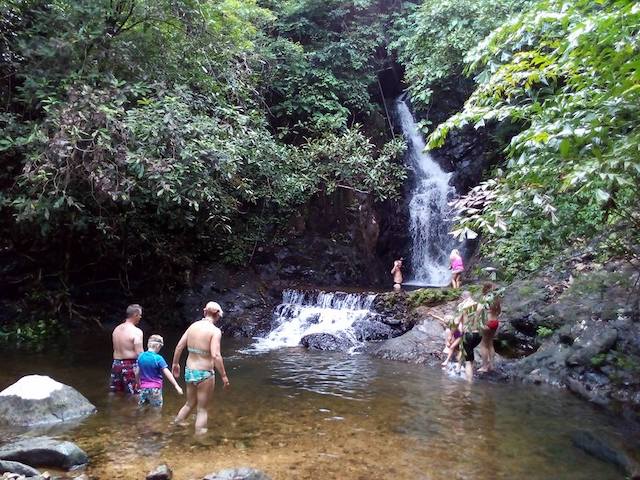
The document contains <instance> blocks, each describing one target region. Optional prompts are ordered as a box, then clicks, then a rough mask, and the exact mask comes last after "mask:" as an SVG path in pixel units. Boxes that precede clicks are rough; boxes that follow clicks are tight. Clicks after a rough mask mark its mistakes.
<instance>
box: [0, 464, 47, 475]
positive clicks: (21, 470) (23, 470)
mask: <svg viewBox="0 0 640 480" xmlns="http://www.w3.org/2000/svg"><path fill="white" fill-rule="evenodd" d="M0 473H15V474H17V475H24V476H25V477H37V476H38V475H40V472H39V471H38V470H36V469H35V468H33V467H30V466H29V465H25V464H24V463H20V462H12V461H9V460H0Z"/></svg>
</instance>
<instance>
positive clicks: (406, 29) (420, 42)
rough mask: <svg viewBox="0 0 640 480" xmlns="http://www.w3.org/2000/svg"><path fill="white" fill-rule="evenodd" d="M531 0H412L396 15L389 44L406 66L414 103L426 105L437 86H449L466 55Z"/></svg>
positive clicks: (406, 75)
mask: <svg viewBox="0 0 640 480" xmlns="http://www.w3.org/2000/svg"><path fill="white" fill-rule="evenodd" d="M526 4H527V0H497V1H495V0H494V1H488V0H438V1H424V2H422V3H418V4H409V5H408V6H407V10H406V11H403V12H401V13H400V14H398V16H397V19H396V22H395V25H394V30H393V33H394V35H393V41H392V42H391V44H390V47H391V48H394V49H396V50H397V54H398V60H399V61H400V62H401V63H402V64H403V65H404V66H405V77H406V82H407V85H408V89H409V92H410V93H411V99H412V100H413V102H414V104H415V105H416V107H427V108H428V105H429V103H430V102H431V100H432V94H433V90H434V88H435V87H438V89H439V90H440V91H442V90H445V91H446V90H447V89H448V86H449V84H451V83H454V82H456V79H457V77H460V76H461V75H462V72H463V69H464V57H465V55H466V54H467V52H468V51H469V50H471V49H472V48H473V47H475V46H476V45H477V44H478V42H480V41H481V40H482V39H483V38H484V37H486V36H487V35H488V34H489V33H490V32H491V31H492V30H493V29H494V28H496V27H498V26H500V25H501V24H502V23H503V22H504V21H505V20H506V19H507V18H509V16H510V15H511V14H513V13H514V12H516V11H519V10H520V9H522V7H523V6H524V5H526Z"/></svg>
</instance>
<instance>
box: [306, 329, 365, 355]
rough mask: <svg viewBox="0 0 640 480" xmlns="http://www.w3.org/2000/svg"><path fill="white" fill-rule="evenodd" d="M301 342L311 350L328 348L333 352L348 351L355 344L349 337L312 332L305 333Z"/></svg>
mask: <svg viewBox="0 0 640 480" xmlns="http://www.w3.org/2000/svg"><path fill="white" fill-rule="evenodd" d="M300 343H301V344H302V345H303V346H305V347H306V348H309V349H311V350H326V351H333V352H336V351H337V352H346V351H347V350H349V349H350V348H351V347H353V346H354V344H353V342H351V341H350V340H349V339H348V338H345V337H340V336H337V335H332V334H330V333H311V334H309V335H305V336H304V337H302V339H301V340H300Z"/></svg>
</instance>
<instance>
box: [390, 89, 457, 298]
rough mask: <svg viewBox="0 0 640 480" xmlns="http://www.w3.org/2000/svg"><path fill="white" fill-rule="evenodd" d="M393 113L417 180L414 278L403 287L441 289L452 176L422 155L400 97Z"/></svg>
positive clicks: (412, 205) (412, 210)
mask: <svg viewBox="0 0 640 480" xmlns="http://www.w3.org/2000/svg"><path fill="white" fill-rule="evenodd" d="M395 111H396V116H397V118H398V120H399V122H400V125H401V127H402V133H403V134H404V136H405V138H406V140H407V154H406V159H407V162H410V163H411V165H412V166H413V167H414V170H415V177H416V181H415V186H414V188H413V191H412V192H411V201H410V202H409V217H410V222H411V223H410V232H411V243H412V245H411V268H412V271H413V278H412V279H410V280H409V281H406V282H405V284H409V285H420V286H444V285H447V284H448V283H449V280H450V279H451V272H450V271H449V253H450V251H451V248H452V245H453V241H452V239H451V237H450V235H449V227H450V223H449V220H448V216H449V212H450V207H449V205H448V202H449V200H450V199H451V198H452V197H453V195H454V193H455V189H454V188H453V187H451V186H450V185H449V177H450V176H451V174H450V173H446V172H444V171H442V169H441V168H440V166H439V165H438V164H437V163H436V162H435V161H434V160H433V158H431V155H430V154H429V153H428V152H425V151H424V148H425V146H426V145H425V141H424V138H423V136H422V135H421V134H420V132H419V130H418V128H417V126H416V122H415V120H414V118H413V115H412V114H411V111H410V110H409V107H408V105H407V104H406V102H405V101H404V100H403V97H402V96H401V97H399V98H398V99H397V100H396V102H395Z"/></svg>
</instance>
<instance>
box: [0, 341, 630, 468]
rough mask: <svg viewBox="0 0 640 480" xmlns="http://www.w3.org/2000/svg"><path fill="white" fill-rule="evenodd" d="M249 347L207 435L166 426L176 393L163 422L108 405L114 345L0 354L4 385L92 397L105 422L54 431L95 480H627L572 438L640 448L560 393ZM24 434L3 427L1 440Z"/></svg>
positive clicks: (124, 405)
mask: <svg viewBox="0 0 640 480" xmlns="http://www.w3.org/2000/svg"><path fill="white" fill-rule="evenodd" d="M161 333H163V332H161ZM164 333H166V332H164ZM165 338H167V336H166V335H165ZM166 344H167V345H173V344H175V341H174V342H171V341H170V340H167V343H166ZM242 346H244V345H237V344H231V343H230V342H227V343H226V345H225V348H226V350H227V351H226V354H227V355H226V357H225V359H226V364H227V371H228V373H229V378H230V380H231V389H230V390H229V391H228V392H223V391H222V389H217V390H216V392H215V395H214V400H213V403H212V405H211V408H210V420H209V426H210V431H209V433H208V434H207V435H206V436H204V437H202V438H194V437H193V434H192V429H193V424H192V423H191V425H190V426H189V427H182V426H176V425H173V424H171V419H172V418H173V415H174V414H175V413H176V412H177V410H178V408H179V407H180V405H181V402H182V401H183V398H181V397H179V396H178V395H177V394H175V392H174V391H173V390H172V389H170V388H165V407H164V409H163V410H162V411H161V412H158V411H153V410H150V409H149V410H139V409H138V408H137V406H136V405H135V403H134V402H132V401H127V400H125V399H123V398H121V397H113V396H109V395H107V394H106V388H107V374H108V369H109V364H110V351H109V338H108V336H105V337H104V338H100V339H95V341H92V342H87V341H83V342H82V343H79V344H78V345H77V346H75V347H74V348H68V349H65V350H64V352H54V351H49V352H46V354H44V355H30V356H28V357H24V358H20V357H19V356H18V355H16V354H11V353H9V354H5V355H4V357H5V358H4V368H3V369H2V371H0V388H4V387H6V386H7V385H9V384H10V383H11V382H13V381H15V380H16V379H17V378H18V377H19V376H21V375H24V374H27V373H36V372H37V373H42V374H50V375H51V376H53V377H54V378H56V379H57V380H60V381H62V382H65V383H68V384H71V385H73V386H74V387H76V388H77V389H78V390H80V391H81V392H82V393H84V394H85V395H86V396H87V397H88V398H89V399H90V400H91V401H92V402H93V403H94V404H95V405H96V406H97V407H98V411H99V413H98V414H96V415H94V416H92V417H90V418H88V419H86V420H85V421H84V422H81V423H80V424H78V425H69V426H66V427H55V428H53V429H49V430H48V433H50V434H54V435H58V436H59V437H61V438H65V439H70V440H73V441H75V442H77V443H78V444H79V445H80V446H81V447H83V448H84V449H86V450H87V452H88V453H89V455H90V457H91V459H92V463H91V465H90V466H89V470H88V473H89V474H90V475H93V476H95V477H96V478H100V479H102V478H104V479H139V478H141V477H142V476H143V475H144V474H145V473H146V472H147V471H149V470H151V469H152V468H153V467H155V466H156V465H158V464H159V463H161V462H167V463H168V464H169V465H170V466H171V467H172V469H173V470H174V473H175V478H178V479H184V480H188V479H192V478H193V479H199V478H202V476H203V474H205V473H209V472H212V471H216V470H219V469H221V468H227V467H233V466H242V465H251V466H254V467H256V468H260V469H263V470H264V471H266V472H267V473H269V474H270V475H271V476H272V477H273V478H274V479H289V478H294V479H305V478H309V479H311V478H313V479H316V478H320V477H321V478H336V479H382V478H396V479H425V480H440V479H443V480H444V479H447V480H449V479H474V480H489V479H491V480H493V479H514V478H527V479H533V480H535V479H540V480H542V479H545V480H547V479H571V480H582V479H584V480H586V479H599V480H608V479H622V478H624V475H623V474H622V473H621V472H619V471H618V470H616V469H615V468H614V467H612V466H609V465H606V464H604V463H601V462H600V461H598V460H595V459H593V458H591V457H589V456H587V455H585V454H583V453H582V452H581V451H579V450H577V449H575V448H574V447H573V446H572V444H571V441H570V434H571V432H572V431H575V430H576V429H589V430H592V431H595V432H596V433H605V434H607V435H608V436H612V437H618V438H622V437H623V436H624V439H625V442H626V443H627V444H629V443H631V442H637V441H638V438H637V435H636V436H632V435H630V434H629V432H627V431H624V430H622V428H623V427H624V426H621V425H618V424H617V422H616V421H615V420H614V419H612V418H610V417H607V416H605V415H604V414H603V413H601V412H599V411H596V410H595V409H594V408H592V407H591V406H590V405H588V404H585V403H583V402H581V401H579V400H577V399H575V398H574V397H572V396H570V395H567V394H564V393H562V392H557V391H553V390H546V389H542V388H533V387H526V386H522V385H494V384H486V383H476V384H473V385H469V384H467V383H466V382H463V381H458V380H455V379H451V378H449V377H447V376H446V375H443V374H442V372H441V371H439V370H435V369H429V368H425V367H421V366H415V365H405V364H402V363H396V362H385V361H380V360H377V359H372V358H369V357H367V356H364V355H355V356H350V355H344V354H340V353H328V352H321V353H312V352H306V351H304V350H302V349H298V348H293V349H282V350H276V351H271V352H267V353H264V354H261V355H255V354H253V355H246V354H242V353H237V352H239V351H240V350H241V348H240V347H242ZM161 353H162V354H164V356H165V358H170V356H171V354H172V352H171V351H169V350H168V349H165V350H163V351H162V352H161ZM23 433H25V432H21V431H15V430H10V431H9V430H6V429H5V430H2V429H0V437H1V438H8V437H11V436H15V435H17V434H23ZM37 433H40V432H28V434H29V435H32V434H37ZM632 434H633V432H632Z"/></svg>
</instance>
